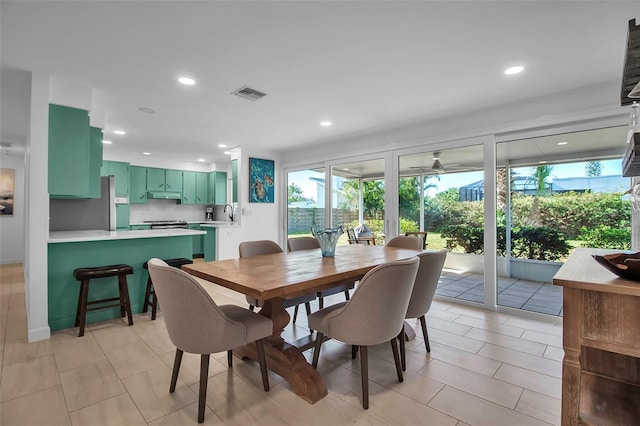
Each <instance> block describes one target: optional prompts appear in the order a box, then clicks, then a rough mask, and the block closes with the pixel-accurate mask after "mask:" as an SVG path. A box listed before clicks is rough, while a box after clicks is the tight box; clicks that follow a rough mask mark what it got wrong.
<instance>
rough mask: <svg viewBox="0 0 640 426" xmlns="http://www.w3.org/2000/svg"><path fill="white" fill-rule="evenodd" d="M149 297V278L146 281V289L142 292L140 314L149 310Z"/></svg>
mask: <svg viewBox="0 0 640 426" xmlns="http://www.w3.org/2000/svg"><path fill="white" fill-rule="evenodd" d="M149 296H151V276H149V278H148V279H147V289H146V290H145V292H144V303H143V304H142V312H147V311H148V310H149Z"/></svg>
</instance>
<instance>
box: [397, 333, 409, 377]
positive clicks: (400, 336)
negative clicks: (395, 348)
mask: <svg viewBox="0 0 640 426" xmlns="http://www.w3.org/2000/svg"><path fill="white" fill-rule="evenodd" d="M398 342H399V343H400V364H401V365H402V371H406V370H407V352H406V348H405V343H404V329H403V330H400V334H398Z"/></svg>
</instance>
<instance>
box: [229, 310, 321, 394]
mask: <svg viewBox="0 0 640 426" xmlns="http://www.w3.org/2000/svg"><path fill="white" fill-rule="evenodd" d="M259 313H260V314H261V315H264V316H266V317H268V318H270V319H271V320H272V321H273V329H274V333H273V335H272V336H269V337H267V338H265V339H264V340H265V344H264V354H265V358H266V361H267V369H268V370H271V371H273V372H274V373H276V374H278V375H280V376H282V377H283V378H284V379H285V380H286V381H287V382H289V384H290V385H291V388H292V390H293V393H295V394H296V395H298V396H299V397H300V398H302V399H304V400H305V401H307V402H309V403H311V404H315V403H316V402H318V401H320V400H321V399H322V398H324V397H325V396H327V386H326V385H325V383H324V380H323V379H322V377H321V376H320V374H319V373H318V371H317V370H316V369H315V368H313V366H312V365H311V364H309V362H308V361H307V360H306V358H305V357H304V356H303V355H302V351H301V350H300V349H299V348H298V347H296V346H293V345H291V344H289V343H287V342H285V341H284V340H283V339H282V337H281V333H282V330H283V329H284V327H285V326H286V325H287V324H288V323H289V314H288V313H287V311H286V310H285V309H284V307H283V305H282V300H281V299H277V298H276V299H270V300H266V301H265V303H264V307H263V308H262V309H261V310H260V312H259ZM233 353H234V354H235V355H236V356H238V357H239V358H245V357H246V358H251V359H253V360H255V361H257V360H258V351H257V349H256V345H255V343H251V344H248V345H244V346H240V347H238V348H234V349H233Z"/></svg>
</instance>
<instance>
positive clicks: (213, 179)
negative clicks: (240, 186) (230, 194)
mask: <svg viewBox="0 0 640 426" xmlns="http://www.w3.org/2000/svg"><path fill="white" fill-rule="evenodd" d="M208 200H209V202H208V204H227V173H226V172H211V173H209V197H208Z"/></svg>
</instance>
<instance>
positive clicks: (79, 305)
mask: <svg viewBox="0 0 640 426" xmlns="http://www.w3.org/2000/svg"><path fill="white" fill-rule="evenodd" d="M83 292H84V285H83V284H82V282H81V283H80V291H79V292H78V309H76V322H75V325H74V327H77V326H79V325H80V311H81V310H82V293H83Z"/></svg>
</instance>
